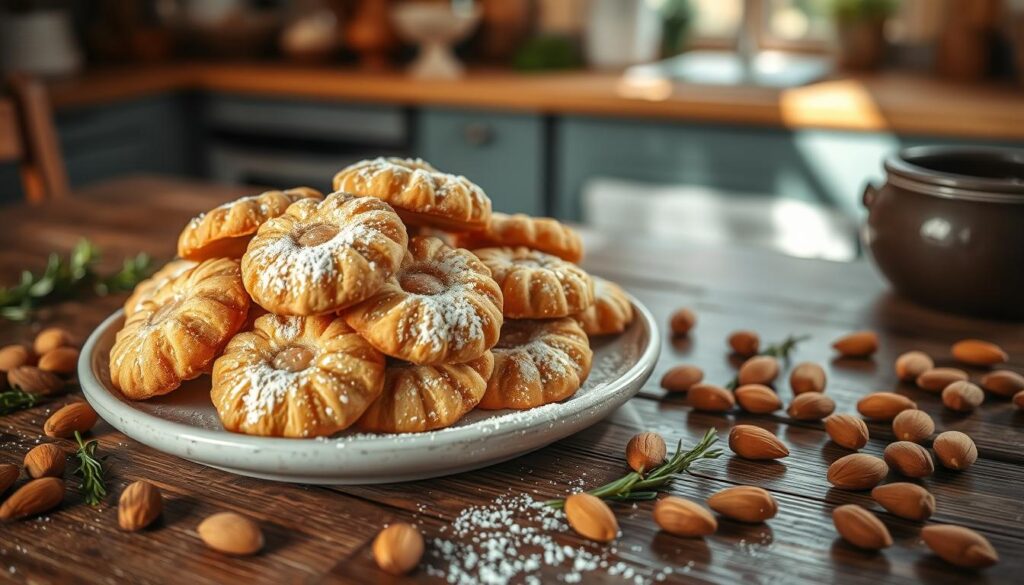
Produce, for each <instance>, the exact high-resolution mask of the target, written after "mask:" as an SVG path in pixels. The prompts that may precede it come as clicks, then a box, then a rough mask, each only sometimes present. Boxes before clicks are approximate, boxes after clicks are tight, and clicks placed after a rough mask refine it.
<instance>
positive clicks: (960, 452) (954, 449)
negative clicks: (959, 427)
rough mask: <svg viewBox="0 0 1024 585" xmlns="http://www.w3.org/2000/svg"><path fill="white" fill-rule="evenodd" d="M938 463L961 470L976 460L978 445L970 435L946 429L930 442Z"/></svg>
mask: <svg viewBox="0 0 1024 585" xmlns="http://www.w3.org/2000/svg"><path fill="white" fill-rule="evenodd" d="M932 449H934V450H935V456H936V457H938V458H939V463H941V464H942V466H943V467H945V468H947V469H955V470H957V471H962V470H964V469H967V468H968V467H970V466H971V465H974V462H975V461H977V460H978V447H977V446H976V445H975V444H974V441H973V440H971V438H970V437H968V436H967V435H965V434H963V433H961V432H960V431H946V432H944V433H940V434H939V436H937V437H935V441H934V442H933V443H932Z"/></svg>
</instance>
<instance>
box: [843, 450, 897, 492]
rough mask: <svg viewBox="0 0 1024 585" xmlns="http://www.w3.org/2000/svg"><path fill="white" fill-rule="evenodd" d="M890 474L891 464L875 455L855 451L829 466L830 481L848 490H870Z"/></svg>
mask: <svg viewBox="0 0 1024 585" xmlns="http://www.w3.org/2000/svg"><path fill="white" fill-rule="evenodd" d="M888 474H889V466H888V465H886V463H885V461H882V460H881V459H879V458H878V457H875V456H874V455H867V454H865V453H853V454H851V455H847V456H845V457H840V458H839V459H836V461H835V462H834V463H833V464H832V465H830V466H829V467H828V481H829V483H831V484H832V485H834V486H836V487H837V488H842V489H846V490H869V489H871V488H873V487H875V486H876V485H878V484H879V483H880V482H881V481H882V480H883V479H885V476H886V475H888Z"/></svg>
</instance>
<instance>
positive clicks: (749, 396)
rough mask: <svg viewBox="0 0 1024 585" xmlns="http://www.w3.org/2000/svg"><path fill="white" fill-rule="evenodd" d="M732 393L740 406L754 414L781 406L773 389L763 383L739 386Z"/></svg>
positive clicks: (780, 401)
mask: <svg viewBox="0 0 1024 585" xmlns="http://www.w3.org/2000/svg"><path fill="white" fill-rule="evenodd" d="M733 394H735V395H736V402H738V403H739V404H740V408H742V409H743V410H745V411H747V412H752V413H754V414H768V413H771V412H775V411H776V410H778V409H780V408H782V400H781V399H780V398H779V395H778V394H776V393H775V391H774V390H772V389H771V388H769V387H768V386H765V385H763V384H747V385H746V386H740V387H739V388H737V389H736V390H735V391H734V392H733Z"/></svg>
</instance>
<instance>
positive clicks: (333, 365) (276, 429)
mask: <svg viewBox="0 0 1024 585" xmlns="http://www.w3.org/2000/svg"><path fill="white" fill-rule="evenodd" d="M384 367H385V361H384V356H383V355H382V354H381V353H380V352H378V351H377V350H375V349H373V348H372V347H370V345H369V344H368V343H366V342H365V341H364V340H363V339H362V338H361V337H359V336H358V335H356V333H355V332H354V331H352V329H351V328H349V326H348V325H346V324H345V322H344V321H342V320H341V319H338V318H335V317H330V316H317V317H281V316H277V315H264V316H262V317H260V318H259V319H257V320H256V323H255V325H254V328H253V330H252V331H250V332H246V333H239V334H238V335H236V336H235V337H234V339H232V340H231V343H229V344H228V346H227V349H226V350H225V351H224V355H223V356H221V357H220V358H218V359H217V361H216V363H215V364H214V366H213V389H212V390H211V392H210V398H211V399H212V400H213V404H214V406H215V407H216V408H217V414H219V415H220V419H221V422H222V423H223V424H224V428H225V429H227V430H229V431H233V432H237V433H246V434H249V435H263V436H271V437H322V436H328V435H332V434H334V433H336V432H338V431H340V430H342V429H345V428H348V427H349V426H350V425H351V424H352V423H354V422H355V421H356V420H358V419H359V417H360V416H362V414H363V412H365V411H366V408H367V407H368V406H369V405H370V404H371V403H372V402H373V401H374V400H376V399H377V398H378V396H380V393H381V390H382V389H383V386H384Z"/></svg>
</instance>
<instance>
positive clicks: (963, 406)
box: [942, 380, 985, 412]
mask: <svg viewBox="0 0 1024 585" xmlns="http://www.w3.org/2000/svg"><path fill="white" fill-rule="evenodd" d="M984 401H985V393H984V392H982V391H981V388H978V387H977V386H976V385H974V384H972V383H970V382H967V381H966V380H961V381H959V382H953V383H952V384H950V385H949V386H946V388H945V389H944V390H943V391H942V403H943V404H945V405H946V408H948V409H950V410H955V411H957V412H971V411H973V410H974V409H975V408H977V407H979V406H981V403H982V402H984Z"/></svg>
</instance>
